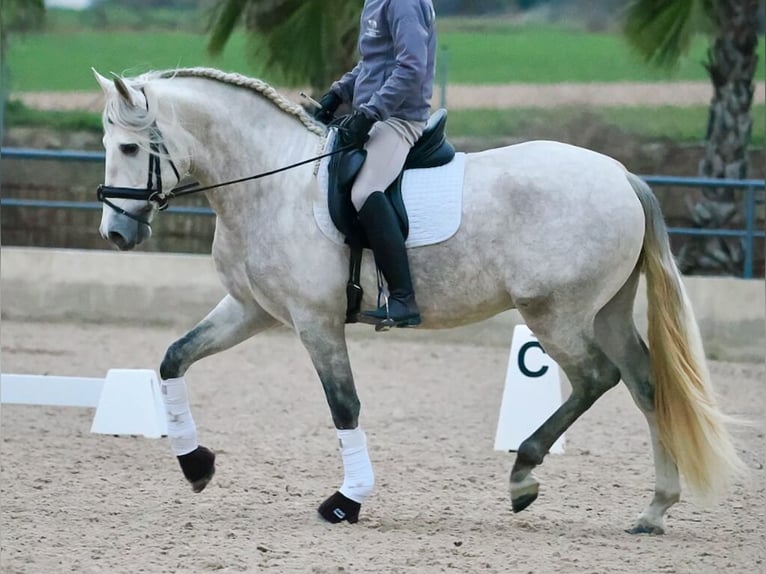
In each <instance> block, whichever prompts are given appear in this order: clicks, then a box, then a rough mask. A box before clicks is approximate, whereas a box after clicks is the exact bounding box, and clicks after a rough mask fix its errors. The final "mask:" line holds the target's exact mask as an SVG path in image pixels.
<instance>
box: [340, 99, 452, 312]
mask: <svg viewBox="0 0 766 574" xmlns="http://www.w3.org/2000/svg"><path fill="white" fill-rule="evenodd" d="M446 124H447V110H445V109H443V108H441V109H439V110H437V111H435V112H434V113H433V114H432V115H431V117H430V118H429V120H428V123H427V124H426V127H425V129H424V130H423V134H422V135H421V136H420V139H419V140H418V141H417V142H416V143H415V145H414V146H412V149H411V150H410V152H409V154H408V155H407V159H406V160H405V162H404V168H403V169H402V172H401V173H400V174H399V176H398V177H397V178H396V179H395V180H394V182H393V183H392V184H391V185H390V186H388V189H386V190H385V196H386V198H387V199H388V201H390V202H391V205H392V206H393V208H394V211H395V212H396V215H397V218H398V220H399V226H400V228H401V230H402V234H403V235H404V238H405V239H406V238H407V236H408V235H409V220H408V218H407V209H406V207H405V205H404V200H403V198H402V178H403V176H404V172H405V171H406V170H408V169H423V168H429V167H439V166H442V165H446V164H448V163H449V162H451V161H452V159H453V158H454V157H455V148H454V147H453V146H452V144H451V143H449V142H448V141H447V138H446V135H445V133H444V128H445V126H446ZM342 140H343V138H342V137H341V136H340V134H339V137H336V138H335V142H334V145H333V150H331V151H334V150H335V149H338V148H340V147H343V145H344V144H343V141H342ZM366 158H367V152H366V151H365V150H362V149H353V150H349V151H345V152H341V153H338V154H335V155H333V156H332V158H331V159H330V164H329V168H328V170H329V173H328V189H327V205H328V209H329V212H330V218H331V219H332V221H333V223H334V224H335V227H337V228H338V230H339V231H340V232H341V233H342V234H343V235H344V237H345V238H346V243H347V244H348V245H349V247H350V248H351V260H350V265H349V281H348V284H347V286H346V295H347V298H348V307H347V309H346V323H355V322H356V321H357V315H358V314H359V310H360V307H361V302H362V293H363V291H362V287H361V285H360V284H359V274H360V267H361V262H362V250H363V249H364V248H368V247H369V245H368V243H367V238H366V237H365V234H364V231H363V230H362V227H361V225H360V224H359V221H358V219H357V213H356V209H355V208H354V204H353V203H352V202H351V187H352V185H353V184H354V179H355V178H356V176H357V174H358V173H359V170H361V169H362V165H364V161H365V159H366Z"/></svg>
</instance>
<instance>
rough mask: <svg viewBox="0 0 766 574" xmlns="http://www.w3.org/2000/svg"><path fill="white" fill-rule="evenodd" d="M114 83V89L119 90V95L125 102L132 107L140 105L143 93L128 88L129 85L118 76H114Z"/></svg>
mask: <svg viewBox="0 0 766 574" xmlns="http://www.w3.org/2000/svg"><path fill="white" fill-rule="evenodd" d="M112 81H113V82H114V87H115V88H117V93H118V94H120V96H121V97H122V99H123V100H125V101H126V102H127V103H128V104H130V105H131V106H137V105H139V103H140V101H141V93H140V92H139V91H138V90H136V89H135V88H131V87H130V86H128V84H126V83H125V81H124V80H123V79H122V78H121V77H119V76H118V75H116V74H114V78H112Z"/></svg>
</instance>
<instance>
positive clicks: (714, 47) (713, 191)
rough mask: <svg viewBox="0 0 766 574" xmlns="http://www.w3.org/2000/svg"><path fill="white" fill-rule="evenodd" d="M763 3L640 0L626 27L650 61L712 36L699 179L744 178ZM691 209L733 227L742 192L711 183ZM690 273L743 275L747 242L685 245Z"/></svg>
mask: <svg viewBox="0 0 766 574" xmlns="http://www.w3.org/2000/svg"><path fill="white" fill-rule="evenodd" d="M758 10H759V1H758V0H636V1H635V2H634V3H633V4H632V5H631V6H630V8H629V11H628V17H627V20H626V26H625V32H626V35H627V37H628V40H629V41H630V42H631V43H632V44H633V45H634V46H635V47H636V48H637V49H638V50H639V52H640V53H642V54H643V55H644V57H645V58H646V60H647V61H648V62H650V63H652V64H655V65H657V66H661V67H672V66H674V65H675V64H676V63H677V62H678V61H679V60H680V58H681V56H682V55H683V54H684V53H686V51H687V49H688V47H689V44H690V42H691V39H692V37H693V35H694V34H695V33H698V32H707V33H708V34H709V35H710V36H711V43H710V47H709V49H708V54H707V61H706V62H705V63H704V66H705V68H706V69H707V72H708V75H709V77H710V81H711V83H712V87H713V96H712V99H711V101H710V108H709V114H708V125H707V133H706V135H705V151H704V155H703V157H702V159H701V160H700V163H699V168H698V173H699V175H700V176H704V177H710V178H732V179H744V178H746V177H747V170H748V160H747V147H748V144H749V143H750V133H751V129H752V124H753V122H752V119H751V116H750V109H751V106H752V103H753V91H754V83H753V79H754V76H755V71H756V64H757V61H758V56H757V47H758V26H759V17H758V16H759V14H758ZM701 193H702V199H701V201H699V202H698V203H697V204H696V205H694V206H693V207H692V208H691V217H692V219H693V221H694V224H695V225H696V226H697V227H700V228H723V227H728V226H731V224H732V223H735V222H736V220H737V218H738V217H741V216H740V210H739V209H738V203H739V201H738V200H739V199H740V198H739V197H738V195H739V194H738V193H737V191H735V190H732V189H724V188H705V189H702V190H701ZM678 263H679V266H680V268H681V270H682V272H684V273H694V272H697V273H705V272H714V273H721V272H723V273H731V274H733V275H741V274H742V265H743V254H742V248H741V244H740V243H739V242H733V241H731V240H724V239H723V238H707V237H696V236H695V237H694V238H692V239H691V240H689V241H688V242H687V243H686V244H685V245H684V246H683V248H682V249H681V252H680V253H679V256H678Z"/></svg>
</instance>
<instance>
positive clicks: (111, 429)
mask: <svg viewBox="0 0 766 574" xmlns="http://www.w3.org/2000/svg"><path fill="white" fill-rule="evenodd" d="M90 431H91V432H93V433H100V434H112V435H120V434H123V435H126V434H127V435H143V436H145V437H148V438H159V437H161V436H165V435H167V434H168V428H167V420H166V417H165V407H164V404H163V402H162V395H161V394H160V384H159V381H158V379H157V375H156V373H155V372H154V371H152V370H150V369H110V370H109V372H108V373H107V374H106V379H105V380H104V388H103V390H102V391H101V397H100V398H99V401H98V406H97V407H96V416H95V417H94V418H93V425H92V426H91V428H90Z"/></svg>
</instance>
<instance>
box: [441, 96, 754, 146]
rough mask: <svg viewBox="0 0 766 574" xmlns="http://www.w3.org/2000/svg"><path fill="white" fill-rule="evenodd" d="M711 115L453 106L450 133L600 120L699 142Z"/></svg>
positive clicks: (493, 132)
mask: <svg viewBox="0 0 766 574" xmlns="http://www.w3.org/2000/svg"><path fill="white" fill-rule="evenodd" d="M764 114H766V108H764V105H763V104H759V105H755V106H753V109H752V110H751V117H752V118H753V131H752V135H751V140H750V145H751V146H752V147H763V145H764V141H765V140H766V137H765V136H764V122H763V121H760V119H762V118H763V117H764ZM707 115H708V108H707V107H706V106H690V107H685V108H676V107H671V106H661V107H620V108H587V109H583V108H576V107H561V108H552V109H536V108H535V109H532V108H524V109H509V110H487V109H481V110H451V111H450V112H449V122H448V128H447V131H448V132H449V135H450V136H451V137H490V138H492V137H509V136H514V135H516V134H529V133H535V132H540V131H542V133H547V132H550V126H575V127H579V128H581V129H582V128H583V124H587V123H588V122H599V123H601V124H603V125H606V126H612V127H615V128H617V129H619V130H621V131H623V132H625V133H627V134H631V135H635V136H639V137H643V138H646V139H648V140H658V139H663V140H672V141H676V142H679V143H688V144H699V143H701V142H703V141H704V139H705V128H706V126H707Z"/></svg>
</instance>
